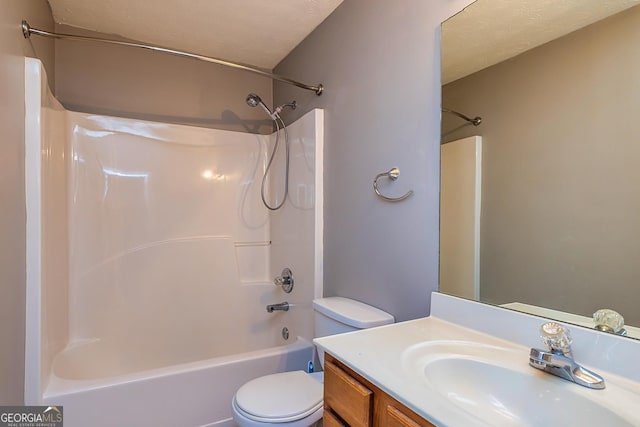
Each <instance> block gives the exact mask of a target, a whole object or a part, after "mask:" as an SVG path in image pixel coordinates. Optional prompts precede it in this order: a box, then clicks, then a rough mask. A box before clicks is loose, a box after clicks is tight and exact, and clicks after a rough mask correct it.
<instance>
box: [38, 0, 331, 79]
mask: <svg viewBox="0 0 640 427" xmlns="http://www.w3.org/2000/svg"><path fill="white" fill-rule="evenodd" d="M340 3H342V0H49V4H50V5H51V10H52V12H53V19H54V20H55V22H56V23H59V24H65V25H70V26H73V27H79V28H83V29H87V30H92V31H97V32H100V33H105V34H116V35H118V36H122V37H125V38H128V39H132V40H137V41H140V42H144V43H149V44H154V45H159V46H163V47H168V48H172V49H179V50H184V51H188V52H192V53H198V54H201V55H207V56H213V57H215V58H220V59H226V60H229V61H234V62H239V63H242V64H246V65H253V66H256V67H260V68H265V69H268V70H271V69H273V68H274V67H275V66H276V65H277V64H278V63H279V62H280V61H281V60H282V59H283V58H284V57H285V56H287V54H289V52H291V50H293V48H295V47H296V46H297V45H298V44H299V43H300V42H301V41H302V40H303V39H304V38H305V37H306V36H307V35H309V33H311V32H312V31H313V30H314V29H315V28H316V27H317V26H318V25H319V24H320V23H321V22H322V21H324V19H325V18H326V17H327V16H329V14H331V12H333V10H334V9H335V8H336V7H338V6H339V5H340Z"/></svg>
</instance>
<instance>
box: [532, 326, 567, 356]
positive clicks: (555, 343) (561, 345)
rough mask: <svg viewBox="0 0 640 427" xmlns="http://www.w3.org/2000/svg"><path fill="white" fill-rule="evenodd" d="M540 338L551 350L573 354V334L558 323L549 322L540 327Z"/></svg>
mask: <svg viewBox="0 0 640 427" xmlns="http://www.w3.org/2000/svg"><path fill="white" fill-rule="evenodd" d="M540 338H542V342H544V343H545V344H546V345H547V347H549V350H551V351H556V352H557V351H560V352H562V353H563V354H566V355H569V354H571V343H572V342H573V340H572V339H571V334H570V333H569V330H568V329H567V328H565V327H564V326H562V325H561V324H559V323H556V322H547V323H545V324H544V325H542V326H540Z"/></svg>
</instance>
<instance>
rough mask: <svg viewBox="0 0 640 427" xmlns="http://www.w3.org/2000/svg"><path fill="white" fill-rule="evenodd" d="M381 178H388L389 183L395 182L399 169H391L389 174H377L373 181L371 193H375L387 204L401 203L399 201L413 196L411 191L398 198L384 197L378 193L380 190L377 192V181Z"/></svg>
mask: <svg viewBox="0 0 640 427" xmlns="http://www.w3.org/2000/svg"><path fill="white" fill-rule="evenodd" d="M383 176H384V177H387V178H389V179H390V180H391V181H395V180H396V179H398V177H399V176H400V169H398V168H392V169H391V170H390V171H389V172H382V173H379V174H378V175H376V177H375V178H374V179H373V191H375V192H376V194H377V195H378V197H380V198H381V199H384V200H386V201H387V202H401V201H403V200H404V199H406V198H407V197H409V196H411V195H412V194H413V190H409V191H407V192H406V193H405V194H404V195H402V196H400V197H387V196H385V195H384V194H382V193H380V190H378V179H380V178H382V177H383Z"/></svg>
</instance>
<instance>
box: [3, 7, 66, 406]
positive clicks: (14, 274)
mask: <svg viewBox="0 0 640 427" xmlns="http://www.w3.org/2000/svg"><path fill="white" fill-rule="evenodd" d="M23 19H26V20H27V21H29V23H30V24H31V25H33V26H39V27H42V28H45V29H49V30H51V29H53V20H52V18H51V11H50V10H49V4H48V3H47V2H46V1H45V0H21V1H17V0H0V135H2V156H0V206H2V209H1V213H0V236H2V239H1V240H0V295H1V297H0V343H1V346H2V351H0V378H1V380H0V405H16V404H22V402H23V393H24V327H25V199H24V59H23V58H24V57H25V56H35V57H39V58H41V59H42V60H43V62H44V65H45V67H46V69H47V72H48V75H49V78H50V80H51V81H53V75H54V70H53V58H54V55H53V42H51V41H47V40H36V39H33V40H32V41H29V40H25V39H24V37H22V32H21V29H20V22H21V21H22V20H23Z"/></svg>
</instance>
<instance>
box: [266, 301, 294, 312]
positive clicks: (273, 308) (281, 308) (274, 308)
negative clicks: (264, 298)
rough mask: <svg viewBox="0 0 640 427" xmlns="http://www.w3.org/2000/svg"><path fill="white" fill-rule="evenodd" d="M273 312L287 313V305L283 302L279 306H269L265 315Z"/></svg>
mask: <svg viewBox="0 0 640 427" xmlns="http://www.w3.org/2000/svg"><path fill="white" fill-rule="evenodd" d="M274 311H289V303H288V302H286V301H285V302H281V303H280V304H269V305H268V306H267V313H273V312H274Z"/></svg>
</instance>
